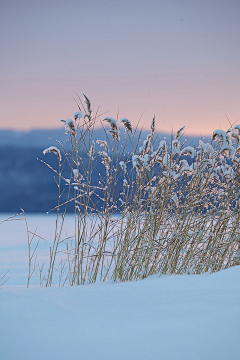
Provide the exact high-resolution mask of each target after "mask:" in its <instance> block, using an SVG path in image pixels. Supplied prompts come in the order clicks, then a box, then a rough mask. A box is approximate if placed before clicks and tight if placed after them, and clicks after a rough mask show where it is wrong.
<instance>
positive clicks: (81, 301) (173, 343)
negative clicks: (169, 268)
mask: <svg viewBox="0 0 240 360" xmlns="http://www.w3.org/2000/svg"><path fill="white" fill-rule="evenodd" d="M239 279H240V266H235V267H234V268H229V269H227V270H224V271H221V272H218V273H215V274H211V275H210V274H208V273H207V274H203V275H178V276H177V275H173V276H162V277H161V278H159V277H158V276H157V275H153V276H151V277H149V278H147V279H145V280H141V281H138V282H126V283H118V284H116V283H112V282H106V283H100V284H99V283H98V284H93V285H85V286H74V287H62V288H59V287H57V288H37V289H36V288H30V289H26V288H19V287H8V286H5V287H3V288H1V291H0V297H1V322H0V333H1V347H0V358H1V359H8V360H15V359H19V358H21V359H24V360H30V359H31V360H32V359H34V360H40V359H58V360H65V359H71V360H75V359H76V360H78V359H88V360H95V359H98V360H108V359H109V360H112V359H114V360H122V359H131V360H132V359H134V360H146V359H151V360H155V359H156V360H159V359H167V360H171V359H172V360H173V359H174V360H176V359H177V360H181V359H182V360H193V359H194V360H202V359H205V360H210V359H211V360H213V359H216V360H226V359H238V358H239V351H240V343H239V332H240V313H239V304H240V281H239Z"/></svg>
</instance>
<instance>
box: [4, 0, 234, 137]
mask: <svg viewBox="0 0 240 360" xmlns="http://www.w3.org/2000/svg"><path fill="white" fill-rule="evenodd" d="M239 19H240V1H239V0H236V1H234V0H215V1H214V0H206V1H205V0H201V1H199V0H185V1H184V0H176V1H172V0H163V1H162V0H158V1H155V0H148V1H141V0H138V1H133V0H127V1H125V0H110V1H108V0H107V1H105V0H97V1H95V0H88V1H87V0H86V1H81V0H80V1H77V0H75V1H74V0H31V1H30V0H29V1H28V0H26V1H25V0H1V1H0V28H1V37H0V64H1V66H0V79H1V80H0V109H1V111H0V129H15V130H30V129H36V128H55V127H61V126H62V123H60V122H59V119H60V118H69V117H72V114H73V113H74V112H75V111H76V110H77V107H76V104H75V102H74V100H73V98H72V97H73V96H74V91H75V92H77V93H78V94H79V95H81V92H84V93H86V94H87V95H88V96H89V98H90V99H91V101H92V107H93V111H95V110H96V109H97V107H98V106H101V107H100V112H102V113H105V112H106V114H105V116H106V115H108V116H112V117H115V118H116V117H117V115H118V114H119V117H127V118H129V120H131V121H132V123H133V124H137V122H138V120H139V118H140V117H141V116H142V117H141V122H140V124H141V125H142V126H144V127H145V128H146V127H148V128H150V124H151V120H152V117H153V115H154V114H156V120H157V122H158V126H157V129H158V130H159V131H164V132H170V131H171V129H172V128H173V130H174V131H176V130H178V129H179V127H181V126H183V125H186V126H187V127H189V129H188V132H187V133H188V134H196V135H200V134H202V135H208V134H211V133H212V131H213V130H215V129H217V128H222V129H227V128H229V123H228V120H227V118H229V120H230V122H231V123H234V122H236V123H240V46H239V45H240V40H239V39H240V21H239Z"/></svg>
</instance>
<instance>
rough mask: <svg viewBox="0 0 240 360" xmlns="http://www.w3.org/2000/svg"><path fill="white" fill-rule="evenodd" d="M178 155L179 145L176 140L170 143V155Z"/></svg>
mask: <svg viewBox="0 0 240 360" xmlns="http://www.w3.org/2000/svg"><path fill="white" fill-rule="evenodd" d="M179 153H180V144H179V141H178V140H177V139H175V140H173V141H172V154H173V155H174V154H179Z"/></svg>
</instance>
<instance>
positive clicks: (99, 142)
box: [97, 140, 108, 152]
mask: <svg viewBox="0 0 240 360" xmlns="http://www.w3.org/2000/svg"><path fill="white" fill-rule="evenodd" d="M97 144H99V145H100V147H103V146H104V147H105V149H106V151H107V152H108V143H107V142H106V140H97Z"/></svg>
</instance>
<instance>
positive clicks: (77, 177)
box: [28, 94, 240, 287]
mask: <svg viewBox="0 0 240 360" xmlns="http://www.w3.org/2000/svg"><path fill="white" fill-rule="evenodd" d="M77 105H78V111H77V112H76V113H74V115H73V119H67V120H61V121H63V122H64V124H65V130H66V141H69V142H70V143H71V148H72V150H71V151H70V152H69V151H67V150H66V147H65V144H61V143H60V142H59V141H57V140H56V144H55V145H54V146H51V147H49V148H47V149H45V150H44V151H43V153H44V154H47V153H53V154H55V155H56V156H57V158H58V168H57V169H54V168H52V167H51V166H50V165H48V163H46V162H44V161H42V160H41V161H42V162H43V163H45V164H46V165H47V166H48V167H49V168H50V169H51V170H52V171H53V172H54V174H55V177H56V179H55V181H56V185H57V186H58V189H59V196H58V199H57V202H56V208H55V209H54V210H56V211H57V216H56V230H55V237H54V243H53V246H52V247H51V248H50V256H49V263H45V264H42V265H41V264H40V265H39V266H38V267H37V266H36V265H37V264H36V263H34V261H33V259H34V256H33V255H34V254H35V251H36V250H37V249H36V248H35V247H34V248H32V235H31V234H30V233H29V232H28V235H29V277H28V283H29V281H30V278H31V276H32V273H33V272H35V273H36V274H37V275H38V277H39V280H40V284H41V285H42V286H47V287H48V286H51V285H53V284H56V283H57V282H58V283H59V284H60V285H64V284H70V285H74V284H90V283H95V282H96V281H105V280H107V279H112V280H114V281H127V280H138V279H144V278H146V277H148V276H149V275H153V274H156V273H157V274H159V275H161V274H185V273H191V274H201V273H204V272H208V271H210V272H216V271H219V270H221V269H225V268H228V267H231V266H235V265H239V264H240V243H239V241H240V237H239V235H240V233H239V220H240V212H239V195H240V193H239V176H240V175H239V170H240V167H239V162H240V156H239V153H240V146H239V141H240V125H234V126H233V125H232V124H230V126H231V127H230V128H229V129H228V130H227V131H223V130H215V131H214V132H213V137H212V141H211V143H204V142H203V141H202V140H200V141H199V146H198V147H191V146H185V144H184V142H182V140H181V139H182V135H183V133H184V129H185V126H184V127H182V128H181V129H179V130H178V131H177V133H176V135H175V136H173V135H172V140H171V144H170V146H168V144H167V143H166V141H165V140H163V139H159V136H158V135H156V132H155V117H154V118H153V120H152V122H151V132H150V133H149V135H148V136H147V138H146V139H145V140H144V141H143V142H141V139H140V137H141V132H140V135H139V143H138V145H137V146H134V142H133V136H134V134H135V130H134V129H133V127H132V125H131V122H130V121H129V120H128V119H127V118H122V119H120V121H118V119H114V118H112V117H105V118H104V119H103V120H101V118H102V117H101V116H100V115H98V111H97V112H96V114H95V115H93V113H92V108H91V102H90V99H89V98H88V97H87V96H86V95H85V94H83V101H82V100H81V99H80V98H79V97H78V102H77ZM99 124H101V125H102V126H103V128H104V129H105V135H106V137H105V139H99V140H98V141H97V142H96V143H94V141H92V135H93V131H94V129H95V126H96V125H97V126H98V125H99ZM120 124H121V125H122V126H124V128H125V137H124V140H123V141H122V142H121V143H120V130H119V126H120ZM128 142H130V143H131V144H132V151H131V153H129V154H125V152H124V149H125V146H126V144H127V143H128ZM86 153H87V154H88V163H87V164H86V162H84V161H83V155H84V154H86ZM47 156H50V155H47ZM97 161H101V162H102V164H103V167H104V169H105V175H104V176H102V175H101V174H98V173H97V172H96V168H95V167H96V162H97ZM65 168H68V169H69V176H68V177H65V176H63V169H65ZM96 177H97V179H98V185H97V186H93V184H92V179H93V178H96ZM63 192H65V193H66V192H67V194H68V195H67V200H66V201H65V200H64V201H62V195H63ZM71 202H74V207H75V229H73V236H70V237H68V238H65V237H64V235H63V233H62V228H63V223H64V219H65V216H66V213H67V209H68V205H69V203H71ZM30 235H31V236H30ZM63 244H64V246H65V249H62V245H63ZM56 276H57V277H56ZM57 278H58V279H57ZM56 279H57V280H56Z"/></svg>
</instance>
